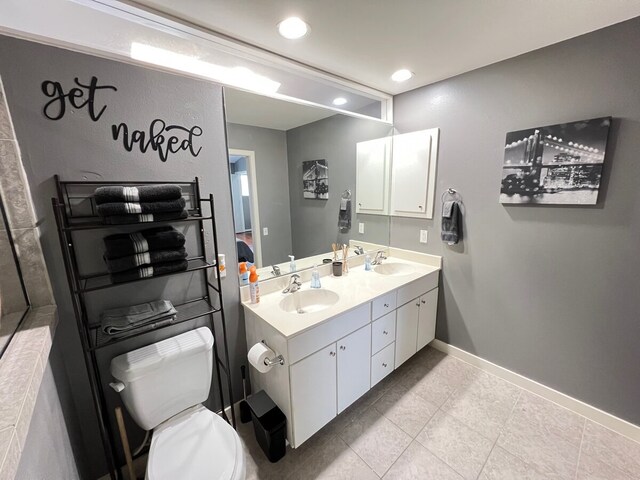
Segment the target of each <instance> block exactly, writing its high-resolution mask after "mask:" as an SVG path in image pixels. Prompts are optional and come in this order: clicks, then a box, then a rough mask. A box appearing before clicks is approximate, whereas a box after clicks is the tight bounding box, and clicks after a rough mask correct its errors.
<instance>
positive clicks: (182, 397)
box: [111, 327, 245, 480]
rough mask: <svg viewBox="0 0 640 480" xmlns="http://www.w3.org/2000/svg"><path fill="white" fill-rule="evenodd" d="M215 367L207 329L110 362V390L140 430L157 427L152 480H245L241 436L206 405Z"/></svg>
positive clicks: (149, 468) (151, 455)
mask: <svg viewBox="0 0 640 480" xmlns="http://www.w3.org/2000/svg"><path fill="white" fill-rule="evenodd" d="M212 369H213V335H212V334H211V331H210V330H209V329H208V328H206V327H201V328H198V329H196V330H192V331H190V332H187V333H183V334H182V335H178V336H176V337H172V338H168V339H167V340H163V341H161V342H158V343H154V344H152V345H148V346H146V347H143V348H139V349H138V350H134V351H132V352H128V353H125V354H123V355H120V356H118V357H116V358H114V359H113V360H112V361H111V374H112V375H113V376H114V377H115V378H116V379H117V380H118V382H117V383H113V384H111V386H112V387H113V388H114V389H115V390H116V391H119V392H120V395H122V400H123V402H124V404H125V406H126V407H127V410H128V411H129V413H130V414H131V416H132V417H133V419H134V420H135V421H136V423H137V424H138V425H140V427H142V428H143V429H145V430H152V429H153V437H152V440H151V450H150V451H149V461H148V464H147V478H148V479H149V480H164V479H167V480H175V479H178V478H184V479H189V480H199V479H203V480H204V479H206V480H244V478H245V461H244V452H243V449H242V444H241V443H240V437H239V436H238V434H237V433H236V431H235V430H234V429H233V428H232V427H231V425H229V424H228V423H227V422H225V421H224V419H222V418H221V417H220V416H219V415H217V414H215V413H213V412H212V411H210V410H208V409H207V408H206V407H204V406H203V405H202V404H201V402H204V401H205V400H206V399H207V397H208V396H209V388H210V386H211V377H212Z"/></svg>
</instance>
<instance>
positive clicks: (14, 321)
mask: <svg viewBox="0 0 640 480" xmlns="http://www.w3.org/2000/svg"><path fill="white" fill-rule="evenodd" d="M28 310H29V300H28V297H27V291H26V289H25V286H24V281H23V278H22V271H21V270H20V264H19V261H18V253H17V251H16V248H15V243H14V239H13V237H12V235H11V230H10V228H9V222H8V220H7V215H6V211H5V208H4V204H3V203H2V198H0V357H1V356H2V354H3V353H4V351H5V350H6V349H7V347H8V346H9V343H10V342H11V338H12V337H13V335H14V333H15V332H16V330H18V327H20V324H21V322H22V320H23V319H24V317H25V316H26V314H27V311H28Z"/></svg>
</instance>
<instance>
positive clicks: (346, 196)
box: [342, 189, 351, 200]
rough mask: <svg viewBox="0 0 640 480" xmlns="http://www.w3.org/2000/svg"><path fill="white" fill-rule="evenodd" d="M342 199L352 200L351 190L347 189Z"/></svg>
mask: <svg viewBox="0 0 640 480" xmlns="http://www.w3.org/2000/svg"><path fill="white" fill-rule="evenodd" d="M342 198H346V199H348V200H351V189H347V190H345V191H344V192H342Z"/></svg>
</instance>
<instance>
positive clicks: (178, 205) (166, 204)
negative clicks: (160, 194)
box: [97, 198, 186, 217]
mask: <svg viewBox="0 0 640 480" xmlns="http://www.w3.org/2000/svg"><path fill="white" fill-rule="evenodd" d="M185 205H186V202H185V200H184V198H178V199H177V200H162V201H159V202H113V203H103V204H101V205H98V206H97V210H98V215H100V216H102V217H106V216H108V215H132V214H135V215H139V214H141V213H167V212H181V211H182V210H184V207H185Z"/></svg>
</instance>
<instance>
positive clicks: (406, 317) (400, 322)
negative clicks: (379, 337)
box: [395, 298, 420, 368]
mask: <svg viewBox="0 0 640 480" xmlns="http://www.w3.org/2000/svg"><path fill="white" fill-rule="evenodd" d="M419 314H420V301H419V300H418V299H417V298H416V299H414V300H412V301H411V302H409V303H407V304H405V305H402V306H401V307H399V308H398V312H397V315H396V356H395V360H396V362H395V367H396V368H398V367H399V366H400V365H402V364H403V363H404V362H406V361H407V360H409V358H411V357H412V356H413V354H414V353H416V352H417V351H418V347H417V345H418V344H417V342H416V336H417V332H418V317H419Z"/></svg>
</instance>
